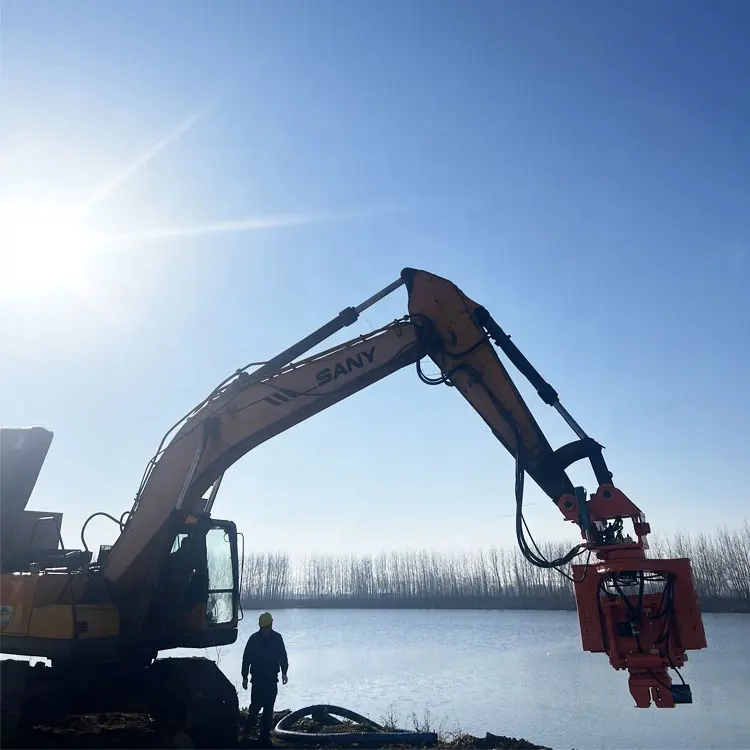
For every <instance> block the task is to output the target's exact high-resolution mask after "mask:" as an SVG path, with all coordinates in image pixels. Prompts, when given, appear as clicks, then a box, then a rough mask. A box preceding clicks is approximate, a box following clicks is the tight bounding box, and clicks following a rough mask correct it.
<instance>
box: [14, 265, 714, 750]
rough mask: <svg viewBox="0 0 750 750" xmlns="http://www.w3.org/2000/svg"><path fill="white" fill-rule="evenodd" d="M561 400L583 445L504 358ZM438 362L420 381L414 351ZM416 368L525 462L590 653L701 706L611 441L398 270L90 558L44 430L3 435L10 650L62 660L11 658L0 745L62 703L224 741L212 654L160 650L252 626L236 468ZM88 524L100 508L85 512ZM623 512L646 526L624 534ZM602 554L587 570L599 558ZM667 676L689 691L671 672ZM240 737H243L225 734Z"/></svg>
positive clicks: (258, 388)
mask: <svg viewBox="0 0 750 750" xmlns="http://www.w3.org/2000/svg"><path fill="white" fill-rule="evenodd" d="M401 286H405V287H406V291H407V293H408V299H409V303H408V313H409V314H408V315H407V316H405V317H404V318H402V319H399V320H395V321H393V322H392V323H390V324H388V325H386V326H384V327H382V328H381V329H378V330H376V331H371V332H370V333H368V334H366V335H364V336H358V337H356V338H354V339H352V340H350V341H347V342H345V343H343V344H339V345H337V346H334V347H332V348H330V349H328V350H326V351H323V352H319V353H317V354H313V355H311V356H310V355H308V356H306V358H303V355H307V352H309V351H310V350H311V349H312V348H313V347H315V346H317V345H318V344H320V343H322V342H323V341H325V340H326V339H327V338H329V337H330V336H332V335H333V334H335V333H337V332H338V331H340V330H341V329H342V328H344V327H346V326H349V325H352V324H353V323H354V322H356V320H357V319H358V318H359V315H360V313H361V312H362V311H363V310H365V309H367V308H368V307H370V306H371V305H372V304H374V303H375V302H377V301H378V300H379V299H382V298H383V297H384V296H386V295H387V294H390V293H391V292H393V291H394V290H395V289H397V288H399V287H401ZM498 349H499V350H501V351H502V352H503V354H504V355H505V356H506V357H507V358H508V360H509V361H510V362H511V363H512V364H513V365H514V366H515V367H516V368H517V369H518V370H519V371H520V372H521V373H522V374H523V375H524V376H525V377H526V378H527V379H528V380H529V381H530V382H531V384H532V385H533V386H534V388H535V389H536V391H537V393H538V394H539V396H540V397H541V399H542V400H543V401H544V402H545V403H546V404H548V405H549V406H551V407H553V408H554V409H556V410H557V412H558V413H559V414H560V416H561V417H562V418H563V419H564V420H565V422H566V423H567V424H568V426H569V427H570V428H571V429H572V431H573V432H574V433H575V434H576V438H577V439H576V440H574V441H573V442H571V443H569V444H567V445H563V446H562V447H560V448H558V449H557V450H553V449H552V447H551V446H550V444H549V442H548V441H547V438H546V436H545V435H544V433H543V432H542V431H541V429H540V428H539V425H538V424H537V422H536V420H535V418H534V416H533V415H532V413H531V411H530V410H529V408H528V406H527V405H526V403H525V401H524V400H523V398H522V397H521V395H520V393H519V391H518V390H517V388H516V386H515V384H514V383H513V380H512V379H511V378H510V375H509V374H508V372H507V370H506V368H505V365H504V364H503V362H502V361H501V360H500V358H499V356H498V352H497V350H498ZM425 358H429V359H431V360H432V362H433V363H434V364H435V365H437V367H438V368H439V375H438V376H437V377H430V376H427V375H425V373H424V371H423V369H422V366H421V361H422V360H424V359H425ZM409 365H415V366H416V369H417V373H418V375H419V378H420V379H421V380H422V382H424V383H427V384H430V385H447V386H450V387H452V388H455V390H456V391H457V392H459V393H460V394H461V396H462V397H463V398H464V399H465V400H466V401H467V402H468V403H469V404H470V406H471V407H472V408H473V409H474V410H475V412H476V413H477V414H478V415H479V416H480V418H481V419H482V420H483V421H484V422H485V424H486V425H487V426H488V428H489V429H490V431H491V433H492V435H493V436H494V437H495V438H496V439H497V440H498V441H499V442H500V443H501V444H502V445H503V446H504V448H506V449H507V451H508V452H509V453H510V454H511V455H512V456H513V457H514V458H515V461H516V476H515V496H516V536H517V540H518V544H519V548H520V550H521V552H522V553H523V556H524V557H525V558H526V560H527V561H528V562H529V563H531V564H533V565H535V566H538V567H543V568H549V569H560V568H561V567H562V566H565V565H567V564H569V563H571V564H572V563H573V562H574V560H576V558H578V557H579V556H580V555H582V554H584V553H586V554H587V558H586V562H585V563H583V564H573V565H572V570H573V582H574V587H575V594H576V602H577V606H578V615H579V621H580V626H581V639H582V645H583V648H584V649H585V650H587V651H591V652H601V653H606V654H607V655H608V656H609V659H610V663H611V664H612V666H613V667H614V668H615V669H622V670H627V671H628V673H629V686H630V691H631V694H632V695H633V698H634V699H635V702H636V705H637V706H639V707H648V706H649V705H651V704H652V702H653V704H654V705H656V706H657V707H662V708H666V707H673V706H675V705H676V704H679V703H689V702H691V701H692V694H691V691H690V688H689V686H687V685H686V684H685V683H684V681H682V678H681V675H680V673H679V671H678V670H679V667H681V666H682V665H683V664H684V663H685V661H686V660H687V655H686V651H687V650H691V649H701V648H705V647H706V639H705V633H704V631H703V625H702V621H701V614H700V608H699V604H698V599H697V596H696V594H695V588H694V584H693V578H692V571H691V569H690V561H689V560H686V559H681V560H653V559H650V558H647V556H646V549H647V540H646V537H647V535H648V533H649V532H650V528H649V526H648V524H647V523H646V521H645V518H644V516H643V513H642V512H641V511H640V509H639V508H638V507H637V506H636V505H635V504H634V503H633V502H632V501H631V500H630V499H629V498H628V497H627V496H626V495H625V494H624V493H623V492H622V491H621V490H619V489H618V488H617V487H615V485H614V484H613V480H612V474H611V472H610V471H609V468H608V467H607V464H606V462H605V460H604V456H603V447H602V446H601V445H599V444H598V443H597V442H596V441H595V440H593V439H592V438H590V437H589V436H588V435H587V434H586V433H585V432H584V431H583V429H582V428H581V427H580V425H578V423H577V422H576V421H575V420H574V419H573V418H572V416H571V415H570V414H569V413H568V412H567V410H566V409H565V408H564V407H563V406H562V405H561V404H560V401H559V398H558V394H557V392H556V391H555V390H554V388H552V386H550V385H549V383H547V382H546V381H545V380H544V379H543V378H542V377H541V375H539V373H538V372H537V371H536V370H535V369H534V368H533V367H532V365H531V364H530V363H529V361H528V360H527V359H526V358H525V357H524V355H523V354H521V352H520V351H519V350H518V349H517V347H516V346H515V344H513V343H512V342H511V341H510V337H509V336H508V335H507V334H506V333H505V332H504V331H503V330H502V328H501V327H500V326H499V325H498V324H497V323H496V322H495V321H494V320H493V318H492V317H491V315H490V313H489V312H488V311H487V310H486V309H485V308H484V307H482V306H481V305H478V304H477V303H476V302H474V301H473V300H471V299H470V298H469V297H467V296H466V295H465V294H464V293H463V292H462V291H461V290H460V289H459V288H458V287H456V286H455V285H454V284H453V283H452V282H450V281H447V280H446V279H443V278H441V277H439V276H435V275H434V274H430V273H428V272H425V271H419V270H415V269H410V268H406V269H404V270H403V271H402V273H401V277H400V279H398V280H397V281H395V282H393V283H392V284H390V285H389V286H387V287H386V288H385V289H383V290H381V291H380V292H378V293H377V294H375V295H373V296H372V297H371V298H369V299H368V300H366V301H365V302H363V303H362V304H361V305H359V306H357V307H349V308H346V309H345V310H343V311H342V312H341V313H339V315H338V316H337V317H336V318H334V319H333V320H331V321H330V322H329V323H327V324H326V325H324V326H322V327H321V328H319V329H318V330H317V331H314V332H313V333H312V334H310V335H309V336H307V337H305V338H304V339H302V340H301V341H299V342H298V343H297V344H295V345H293V346H292V347H290V348H288V349H286V350H284V351H283V352H281V353H280V354H278V355H277V356H275V357H274V358H272V359H271V360H269V361H268V362H265V363H263V364H261V366H257V365H256V367H257V369H255V370H252V371H249V368H250V366H248V367H246V368H243V369H241V370H238V371H236V372H235V373H233V374H232V375H231V376H230V377H229V378H227V379H226V380H225V381H223V382H222V383H220V384H219V386H218V387H217V388H215V389H214V390H213V391H211V393H210V394H209V395H208V396H207V397H206V398H205V399H204V400H203V401H201V402H200V403H199V404H198V405H197V406H196V407H195V408H194V409H192V410H191V411H190V412H189V413H188V414H186V415H185V417H184V418H183V419H182V420H180V421H179V422H178V423H177V424H176V425H175V426H174V427H173V428H172V429H171V430H170V431H169V432H168V433H167V435H166V436H165V437H164V439H163V440H162V443H161V444H160V445H159V448H158V450H157V452H156V454H155V456H154V458H153V459H152V460H151V461H150V462H149V464H148V467H147V469H146V472H145V474H144V477H143V481H142V483H141V486H140V487H139V489H138V492H137V494H136V497H135V500H134V503H133V506H132V508H131V510H129V511H126V512H125V513H123V514H122V515H121V516H119V517H115V516H111V515H109V514H108V513H104V512H99V513H96V514H94V515H93V516H92V518H93V517H97V516H103V517H106V518H108V519H109V520H110V521H111V522H113V523H114V524H115V525H116V526H117V530H118V536H117V540H116V542H115V543H114V545H113V546H111V547H110V546H101V547H100V548H99V552H98V555H97V556H96V559H94V556H93V554H92V552H91V551H89V549H88V546H87V544H86V539H85V531H86V526H87V524H88V521H87V522H86V524H84V527H83V530H82V532H81V549H79V550H70V549H66V548H65V545H64V544H63V540H62V535H61V523H62V514H61V513H59V512H55V513H42V512H38V511H30V510H26V504H27V502H28V500H29V497H30V495H31V491H32V489H33V487H34V484H35V483H36V480H37V477H38V475H39V472H40V470H41V467H42V464H43V462H44V460H45V457H46V454H47V451H48V449H49V446H50V443H51V440H52V433H51V432H50V431H48V430H46V429H44V428H42V427H33V428H28V429H6V428H3V429H2V431H0V437H1V441H0V447H1V448H2V471H1V472H0V480H2V487H1V488H0V496H1V498H2V504H1V505H0V510H1V511H2V519H1V520H2V523H1V524H0V531H1V533H2V539H1V540H0V542H1V544H0V553H1V557H0V568H1V569H0V650H2V652H3V653H5V654H11V655H18V656H24V657H41V658H44V659H47V660H51V666H40V665H34V666H33V667H32V666H30V665H29V664H28V663H22V662H19V661H14V660H12V659H11V660H6V661H3V662H2V667H1V668H2V675H1V677H2V690H3V693H2V696H1V697H2V712H3V713H2V732H3V745H4V746H7V747H9V746H11V744H12V743H13V741H14V737H15V736H16V735H17V734H18V731H19V730H22V729H23V728H24V727H26V726H29V725H30V724H33V723H34V722H39V721H47V720H49V719H50V715H51V713H50V712H51V711H52V710H53V709H54V711H56V712H57V713H60V712H64V713H75V712H80V711H87V712H88V711H92V710H93V711H97V710H98V711H107V710H118V711H122V710H130V711H139V710H142V711H146V712H148V713H150V714H151V715H152V716H153V718H154V719H155V721H156V722H157V724H158V725H159V726H160V727H161V731H164V732H166V733H167V734H169V733H170V732H173V733H179V732H186V733H187V734H189V735H190V736H191V737H192V739H193V742H194V743H195V744H196V746H204V747H210V746H228V745H231V744H233V740H232V735H233V734H235V733H236V722H237V714H238V712H237V694H236V690H235V688H234V686H233V685H232V684H231V682H230V681H229V680H228V679H227V678H226V677H225V676H224V675H223V673H222V672H221V671H220V670H219V668H218V667H217V665H216V664H214V663H213V662H211V661H210V660H206V659H199V658H189V659H166V658H156V657H157V656H158V655H159V654H160V653H162V652H164V651H169V650H171V649H175V648H206V647H210V646H218V645H223V644H229V643H233V642H234V641H235V640H236V638H237V626H238V623H239V620H240V607H239V591H240V585H241V582H240V575H239V559H240V557H241V553H240V552H239V551H238V544H237V539H238V536H241V535H238V533H237V530H236V528H235V526H234V523H232V522H231V521H220V520H216V519H214V518H213V517H212V515H211V511H212V507H213V504H214V501H215V499H216V495H217V492H218V489H219V487H220V485H221V481H222V477H223V475H224V472H225V471H226V470H227V469H228V468H229V467H230V466H232V465H233V464H234V463H235V462H237V461H238V460H239V459H240V458H242V456H244V455H245V454H246V453H248V452H249V451H250V450H252V449H253V448H254V447H256V446H257V445H259V444H261V443H263V442H265V441H266V440H269V439H271V438H273V437H274V436H276V435H278V434H280V433H281V432H283V431H285V430H287V429H289V428H291V427H294V426H295V425H297V424H299V423H300V422H302V421H304V420H306V419H308V418H309V417H312V416H314V415H315V414H317V413H319V412H321V411H323V410H325V409H327V408H330V407H331V406H333V405H334V404H336V403H338V402H340V401H342V400H344V399H346V398H348V397H349V396H351V395H353V394H354V393H357V392H358V391H360V390H362V389H363V388H366V387H368V386H370V385H372V384H374V383H376V382H378V381H379V380H382V379H383V378H385V377H387V376H389V375H391V374H392V373H394V372H396V371H398V370H400V369H402V368H404V367H406V366H409ZM580 460H587V461H588V462H589V463H590V465H591V468H592V470H593V473H594V476H595V478H596V481H597V485H598V486H597V490H596V491H595V492H594V493H593V494H592V495H591V497H587V495H586V492H585V490H584V489H583V488H581V487H574V485H573V483H572V482H571V480H570V478H569V476H568V474H567V469H568V468H569V467H570V466H571V465H572V464H573V463H575V462H577V461H580ZM525 475H528V476H530V477H531V478H532V479H533V480H534V482H535V483H536V484H537V485H538V487H539V488H541V490H542V491H543V492H544V493H545V494H547V495H548V496H549V497H550V499H551V500H552V501H553V502H554V503H555V504H556V506H557V507H558V508H559V510H560V511H561V512H562V514H563V516H564V517H565V518H566V519H567V520H568V521H571V522H573V523H575V524H576V525H577V526H578V527H579V528H580V531H581V536H582V540H583V541H582V543H581V544H578V545H577V546H575V547H574V548H572V549H571V550H570V551H569V552H568V553H567V554H566V555H564V556H562V557H560V558H558V559H555V560H548V559H545V558H544V557H543V555H542V554H541V553H540V552H539V550H538V548H537V547H536V544H535V543H534V541H533V538H531V540H530V541H529V539H528V538H527V537H530V536H531V535H530V534H529V533H528V527H527V526H526V522H525V520H524V517H523V484H524V476H525ZM89 520H90V519H89ZM625 522H628V523H631V524H632V526H633V533H634V535H635V536H634V537H631V536H629V535H628V534H626V532H625V529H624V524H625ZM592 557H593V558H594V560H595V561H594V562H591V559H592ZM669 669H672V670H675V671H676V672H677V674H678V676H679V677H680V681H681V683H682V684H679V685H674V684H673V683H672V681H671V678H670V677H669V675H668V671H667V670H669ZM230 740H231V741H230Z"/></svg>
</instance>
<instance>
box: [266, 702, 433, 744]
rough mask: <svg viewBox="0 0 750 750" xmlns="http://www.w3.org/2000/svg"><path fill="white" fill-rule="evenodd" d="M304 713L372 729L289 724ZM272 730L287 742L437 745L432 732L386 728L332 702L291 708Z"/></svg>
mask: <svg viewBox="0 0 750 750" xmlns="http://www.w3.org/2000/svg"><path fill="white" fill-rule="evenodd" d="M306 716H314V717H315V719H316V720H317V721H318V722H320V723H321V724H325V725H328V726H336V725H339V726H340V725H341V724H342V723H343V722H341V721H338V720H337V719H335V718H334V716H342V717H343V718H345V719H349V721H352V722H354V723H355V724H357V725H359V726H367V727H372V729H370V730H369V731H355V732H343V731H330V732H305V731H300V730H294V729H292V728H291V727H293V726H294V725H295V724H296V723H297V722H298V721H299V720H300V719H304V718H305V717H306ZM274 734H275V735H276V736H277V737H280V738H282V739H285V740H287V741H289V742H309V743H314V744H326V745H351V744H353V743H357V744H362V745H364V744H370V743H376V744H378V745H383V744H385V743H393V744H398V745H423V746H425V745H426V746H434V745H437V741H438V737H437V734H435V732H409V731H394V732H389V731H387V730H386V728H385V727H383V726H381V725H380V724H377V723H376V722H374V721H372V720H371V719H368V718H367V717H366V716H362V715H361V714H358V713H356V712H355V711H350V710H349V709H348V708H342V707H341V706H331V705H326V704H317V705H314V706H307V707H306V708H300V709H298V710H297V711H292V712H291V713H289V714H287V715H286V716H284V718H283V719H281V720H280V721H279V723H278V724H277V725H276V728H275V729H274Z"/></svg>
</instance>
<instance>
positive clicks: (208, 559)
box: [147, 514, 240, 651]
mask: <svg viewBox="0 0 750 750" xmlns="http://www.w3.org/2000/svg"><path fill="white" fill-rule="evenodd" d="M158 588H159V590H158V592H157V596H156V597H155V600H154V605H153V608H152V611H151V617H150V620H151V623H152V626H151V627H149V628H148V629H147V630H148V631H150V632H152V633H153V635H154V636H155V638H156V639H157V641H158V649H159V650H160V651H161V650H166V649H170V648H207V647H210V646H220V645H225V644H228V643H234V641H235V640H236V639H237V623H238V621H239V590H240V581H239V558H238V553H237V529H236V526H235V524H234V523H233V522H231V521H221V520H217V519H214V518H211V517H210V516H208V515H204V514H193V515H190V516H188V517H187V519H185V521H184V522H183V523H181V524H180V525H179V527H178V529H177V531H176V532H175V533H174V536H173V538H172V544H171V547H170V550H169V554H168V555H167V558H166V560H165V564H164V565H163V567H162V569H161V575H160V578H159V585H158Z"/></svg>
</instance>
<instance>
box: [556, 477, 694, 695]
mask: <svg viewBox="0 0 750 750" xmlns="http://www.w3.org/2000/svg"><path fill="white" fill-rule="evenodd" d="M558 507H559V508H560V510H561V511H562V513H563V515H564V516H565V517H566V519H567V520H569V521H573V522H574V523H576V524H578V525H579V526H580V527H581V531H582V536H583V538H584V539H585V540H586V541H587V543H588V548H589V550H590V551H591V554H595V555H596V556H597V558H598V559H599V561H598V562H595V563H588V564H584V565H573V566H571V568H572V575H573V579H574V587H575V598H576V607H577V609H578V620H579V624H580V628H581V643H582V646H583V649H584V651H590V652H593V653H606V654H607V655H608V656H609V661H610V663H611V664H612V666H613V667H614V668H615V669H627V670H628V672H629V679H628V686H629V688H630V693H631V695H632V696H633V698H634V699H635V703H636V706H637V707H638V708H648V707H649V706H650V705H651V702H652V700H653V703H654V704H655V705H656V706H657V707H658V708H672V707H674V706H675V705H676V704H679V703H690V702H692V696H691V692H690V686H689V685H687V684H686V683H685V682H684V681H682V678H681V676H680V680H681V684H673V683H672V680H671V678H670V676H669V674H668V672H667V670H668V669H669V668H672V669H679V667H681V666H683V665H684V663H685V662H686V661H687V659H688V657H687V653H686V652H687V651H689V650H698V649H702V648H706V646H707V643H706V634H705V632H704V629H703V622H702V619H701V611H700V605H699V603H698V596H697V594H696V591H695V584H694V581H693V573H692V568H691V566H690V560H688V559H686V558H680V559H673V560H658V559H653V558H648V557H646V553H645V550H646V549H647V548H648V545H647V543H646V541H645V537H646V536H647V535H648V533H649V532H650V530H651V529H650V527H649V525H648V524H647V523H646V521H645V518H644V516H643V513H642V512H641V511H640V510H639V509H638V507H637V506H636V505H635V504H634V503H633V502H632V501H631V500H630V499H629V498H628V497H627V496H626V495H625V494H624V493H623V492H622V491H620V490H618V489H617V488H616V487H614V486H613V485H611V484H609V485H601V486H600V487H599V489H598V490H597V491H596V493H595V494H594V495H592V496H591V498H590V499H589V500H588V501H587V500H585V498H583V502H581V501H580V496H579V497H576V496H575V495H564V496H563V497H561V498H560V500H559V502H558ZM624 519H630V520H631V521H632V523H633V529H634V531H635V534H636V537H637V539H636V540H633V539H632V538H630V537H626V536H624V535H623V533H622V526H623V520H624ZM612 521H614V524H613V523H610V522H612ZM634 589H636V590H635V592H634ZM677 674H678V675H679V672H678V673H677Z"/></svg>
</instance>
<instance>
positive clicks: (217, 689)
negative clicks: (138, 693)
mask: <svg viewBox="0 0 750 750" xmlns="http://www.w3.org/2000/svg"><path fill="white" fill-rule="evenodd" d="M146 696H147V698H146V700H147V708H148V713H149V714H151V717H152V718H153V719H154V721H155V722H156V724H157V727H158V728H159V730H160V731H162V732H165V733H167V734H170V735H173V736H174V735H177V734H181V733H184V734H186V735H187V736H188V737H190V739H191V740H192V743H193V745H194V746H195V747H197V748H222V747H232V746H234V745H236V743H237V730H238V728H239V724H238V722H239V710H240V709H239V701H238V698H237V691H236V689H235V687H234V685H232V683H231V682H230V681H229V680H228V679H227V678H226V676H225V675H224V673H223V672H222V671H221V670H220V669H219V668H218V667H217V666H216V664H215V663H214V662H212V661H211V660H210V659H205V658H202V657H187V658H168V659H157V660H156V661H155V662H154V663H153V664H152V665H151V666H150V667H149V669H148V674H147V676H146Z"/></svg>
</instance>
